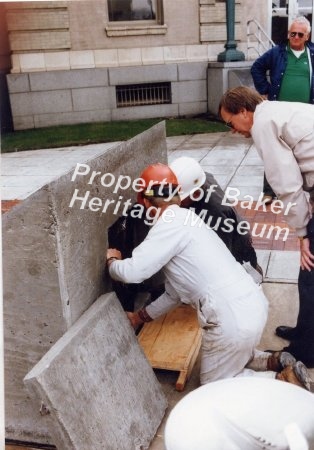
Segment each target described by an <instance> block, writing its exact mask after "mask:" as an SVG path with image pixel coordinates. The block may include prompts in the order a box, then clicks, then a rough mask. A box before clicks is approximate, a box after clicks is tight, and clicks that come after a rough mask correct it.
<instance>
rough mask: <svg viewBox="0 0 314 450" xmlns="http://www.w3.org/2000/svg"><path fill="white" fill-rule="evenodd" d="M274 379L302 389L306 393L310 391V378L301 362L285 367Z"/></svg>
mask: <svg viewBox="0 0 314 450" xmlns="http://www.w3.org/2000/svg"><path fill="white" fill-rule="evenodd" d="M276 379H277V380H281V381H286V382H287V383H291V384H294V385H296V386H299V387H302V388H304V389H306V390H307V391H310V389H311V385H310V383H311V381H312V380H311V377H310V375H309V373H308V370H307V368H306V367H305V365H304V364H303V363H302V362H301V361H297V362H296V363H295V364H293V365H292V366H287V367H285V368H284V369H283V370H282V371H281V372H280V373H277V375H276Z"/></svg>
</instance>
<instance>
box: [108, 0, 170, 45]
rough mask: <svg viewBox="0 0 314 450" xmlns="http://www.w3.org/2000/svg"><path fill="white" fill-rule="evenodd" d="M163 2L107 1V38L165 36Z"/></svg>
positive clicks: (143, 0) (145, 0) (140, 0)
mask: <svg viewBox="0 0 314 450" xmlns="http://www.w3.org/2000/svg"><path fill="white" fill-rule="evenodd" d="M162 2H163V0H108V19H109V20H108V22H107V24H106V26H105V30H106V34H107V36H108V37H121V36H123V37H125V36H141V35H150V36H152V35H156V34H166V33H167V25H165V23H164V16H163V4H162Z"/></svg>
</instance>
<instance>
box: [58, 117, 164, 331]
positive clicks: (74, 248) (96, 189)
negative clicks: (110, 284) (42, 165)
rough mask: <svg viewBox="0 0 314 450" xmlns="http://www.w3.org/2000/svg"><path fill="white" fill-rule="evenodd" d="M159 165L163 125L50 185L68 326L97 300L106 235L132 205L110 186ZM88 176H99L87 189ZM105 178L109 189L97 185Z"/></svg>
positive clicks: (130, 197)
mask: <svg viewBox="0 0 314 450" xmlns="http://www.w3.org/2000/svg"><path fill="white" fill-rule="evenodd" d="M158 161H160V162H166V161H167V147H166V136H165V125H164V123H160V124H158V125H155V126H154V127H152V128H150V129H149V130H147V131H146V132H144V133H141V134H139V135H137V136H135V137H134V138H133V139H130V140H129V141H127V142H123V143H121V144H120V145H118V146H117V147H115V148H114V150H113V151H111V150H108V151H107V152H106V153H105V154H103V155H101V156H99V157H98V158H96V159H93V160H91V161H88V162H87V164H88V167H89V169H88V174H86V175H83V176H77V177H76V179H75V180H74V181H71V178H72V176H73V174H74V171H71V172H70V173H69V174H67V175H64V176H63V177H61V178H59V179H58V180H56V181H54V182H53V183H51V185H50V189H51V194H52V197H53V209H54V213H55V216H56V220H57V230H58V239H59V241H60V258H62V265H63V266H62V267H63V274H64V289H65V291H64V292H65V298H68V300H69V302H70V305H71V306H70V309H69V311H68V312H69V315H68V317H67V320H68V324H69V325H72V324H73V323H74V322H75V321H76V320H77V319H78V318H79V317H80V316H81V314H82V313H83V312H84V311H85V310H86V309H87V308H88V307H89V306H90V305H91V303H92V302H93V301H94V300H95V298H97V297H98V296H99V295H100V292H101V291H100V290H101V289H102V277H103V271H104V270H103V269H104V252H105V250H106V245H107V240H106V239H107V233H106V230H107V228H108V227H109V226H110V225H112V223H113V222H114V221H115V220H116V219H117V217H119V216H120V215H122V212H123V210H124V208H125V205H126V203H127V202H129V204H130V203H131V202H132V203H133V202H134V201H135V200H136V192H135V191H133V190H132V189H130V188H129V189H123V188H119V187H117V189H115V187H116V186H118V185H117V184H116V183H115V181H117V180H118V178H119V176H121V177H129V179H130V180H131V181H133V180H135V179H136V178H138V177H139V175H140V173H141V171H142V170H143V168H144V167H146V166H147V165H148V164H151V163H152V162H158ZM77 162H78V163H79V162H80V161H77ZM83 170H85V169H83ZM93 171H96V172H98V174H99V175H97V176H96V177H95V179H94V180H93V182H92V183H91V184H89V179H90V176H91V174H92V172H93ZM105 174H112V175H113V177H112V178H111V177H110V175H109V176H108V177H107V178H106V180H107V182H108V180H109V179H110V180H111V179H113V180H114V183H113V184H112V185H111V186H108V187H106V186H104V185H103V184H102V183H101V177H102V176H103V175H105ZM125 183H127V181H126V180H125V181H122V184H123V185H125ZM104 184H106V183H104ZM76 189H77V193H75V192H76ZM114 191H115V192H114ZM82 198H84V199H85V198H86V201H85V200H80V199H82ZM93 199H97V200H96V203H99V202H98V199H100V202H101V204H100V205H99V206H97V205H95V202H94V201H93ZM106 202H107V204H106ZM109 202H110V203H109ZM104 208H105V209H104Z"/></svg>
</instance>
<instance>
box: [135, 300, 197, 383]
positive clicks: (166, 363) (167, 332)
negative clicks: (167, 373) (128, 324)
mask: <svg viewBox="0 0 314 450" xmlns="http://www.w3.org/2000/svg"><path fill="white" fill-rule="evenodd" d="M201 339H202V332H201V329H200V327H199V324H198V321H197V315H196V311H195V310H194V309H193V308H192V307H191V306H189V305H182V306H179V307H177V308H176V309H174V310H173V311H170V312H169V313H168V314H166V315H164V316H162V317H160V318H159V319H156V320H154V321H153V322H148V323H145V325H144V326H143V328H142V330H141V331H140V333H139V335H138V340H139V343H140V345H141V347H142V349H143V350H144V353H145V355H146V358H147V359H148V360H149V362H150V364H151V366H152V367H153V368H154V369H167V370H174V371H178V372H180V374H179V378H178V380H177V382H176V389H177V390H178V391H182V390H183V389H184V386H185V384H186V381H187V379H188V377H189V376H190V374H191V372H192V369H193V366H194V364H195V361H196V358H197V355H198V352H199V349H200V346H201Z"/></svg>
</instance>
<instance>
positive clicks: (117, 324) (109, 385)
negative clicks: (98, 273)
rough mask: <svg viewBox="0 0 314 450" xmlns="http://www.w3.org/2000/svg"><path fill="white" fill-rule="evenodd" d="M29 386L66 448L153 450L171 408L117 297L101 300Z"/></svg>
mask: <svg viewBox="0 0 314 450" xmlns="http://www.w3.org/2000/svg"><path fill="white" fill-rule="evenodd" d="M24 382H25V384H26V386H28V387H29V389H30V392H31V393H35V394H36V396H37V402H38V408H39V407H40V405H41V404H42V403H43V404H44V405H45V410H46V411H47V410H48V411H49V416H50V417H49V419H50V421H51V433H52V435H53V442H54V444H55V445H56V446H57V448H58V449H60V450H61V449H62V450H87V449H93V450H104V449H108V450H109V449H112V450H117V449H119V450H140V449H145V448H148V445H149V443H150V442H151V440H152V439H153V437H154V435H155V433H156V431H157V428H158V426H159V424H160V422H161V420H162V418H163V415H164V413H165V409H166V406H167V404H166V403H167V402H166V399H165V397H164V394H163V393H162V391H161V388H160V385H159V383H158V381H157V379H156V378H155V375H154V373H153V371H152V369H151V367H150V365H149V364H148V362H147V360H146V358H145V356H144V354H143V352H142V350H141V349H140V347H139V345H138V343H137V339H136V336H135V334H134V331H133V329H132V327H131V325H130V323H129V321H128V319H127V317H126V314H125V313H124V311H123V310H122V307H121V306H120V303H119V301H118V299H117V297H116V296H115V294H113V293H111V294H107V295H103V296H102V297H100V298H99V299H98V300H97V302H96V303H94V304H93V306H91V307H90V308H89V310H88V311H87V312H86V313H85V314H84V315H83V316H82V317H81V318H80V319H79V320H78V321H77V322H76V323H75V325H73V327H71V328H70V329H69V330H68V332H67V333H66V334H65V335H64V336H63V337H62V338H61V339H60V340H59V341H58V342H57V343H56V344H55V345H54V346H53V347H52V348H51V349H50V351H49V352H48V353H47V354H46V355H45V356H44V357H43V358H42V360H41V361H40V362H39V363H38V364H37V365H36V366H35V367H34V368H33V369H32V370H31V372H30V373H29V374H28V375H27V376H26V377H25V380H24ZM48 411H47V412H48ZM41 418H42V417H41V416H40V414H39V413H38V420H39V421H40V420H41Z"/></svg>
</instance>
